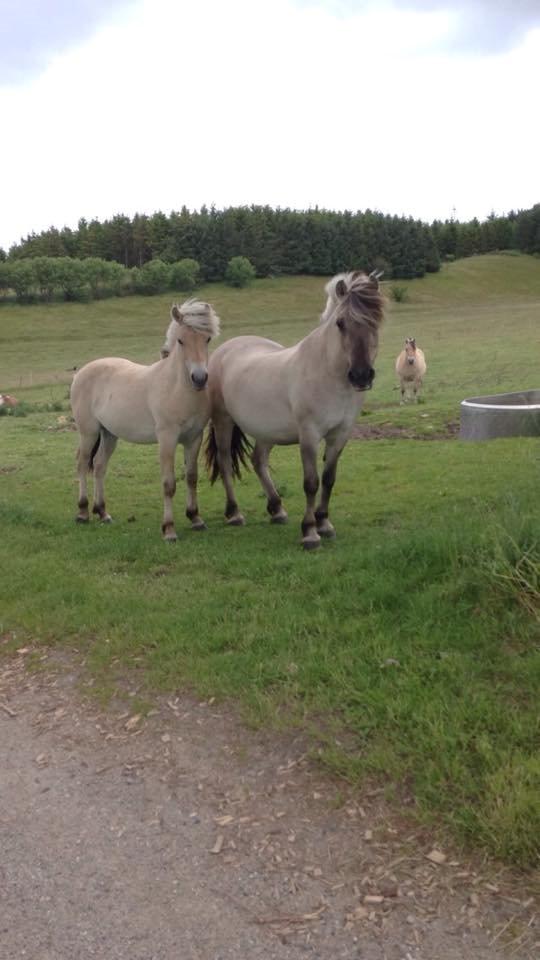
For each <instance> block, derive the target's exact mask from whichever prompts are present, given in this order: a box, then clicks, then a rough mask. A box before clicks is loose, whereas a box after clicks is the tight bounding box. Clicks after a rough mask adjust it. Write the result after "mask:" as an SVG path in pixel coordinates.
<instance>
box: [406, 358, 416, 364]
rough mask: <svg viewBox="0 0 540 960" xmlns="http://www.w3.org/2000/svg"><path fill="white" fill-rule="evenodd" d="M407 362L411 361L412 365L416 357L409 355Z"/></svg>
mask: <svg viewBox="0 0 540 960" xmlns="http://www.w3.org/2000/svg"><path fill="white" fill-rule="evenodd" d="M407 363H409V364H410V365H411V366H412V365H413V363H414V357H407Z"/></svg>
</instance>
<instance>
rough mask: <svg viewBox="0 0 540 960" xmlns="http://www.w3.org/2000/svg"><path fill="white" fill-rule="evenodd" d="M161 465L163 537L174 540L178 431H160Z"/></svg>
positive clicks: (175, 538) (175, 537)
mask: <svg viewBox="0 0 540 960" xmlns="http://www.w3.org/2000/svg"><path fill="white" fill-rule="evenodd" d="M158 442H159V465H160V467H161V483H162V486H163V522H162V524H161V532H162V534H163V539H164V540H167V541H170V542H173V541H174V540H177V539H178V537H177V536H176V530H175V529H174V516H173V497H174V495H175V493H176V477H175V475H174V457H175V454H176V443H177V433H176V431H174V433H173V434H171V433H169V432H166V433H160V434H159V436H158Z"/></svg>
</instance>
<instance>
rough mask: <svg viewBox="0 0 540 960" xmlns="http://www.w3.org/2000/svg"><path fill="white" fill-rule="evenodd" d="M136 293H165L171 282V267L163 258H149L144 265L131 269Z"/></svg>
mask: <svg viewBox="0 0 540 960" xmlns="http://www.w3.org/2000/svg"><path fill="white" fill-rule="evenodd" d="M131 276H132V278H133V288H134V290H135V293H145V294H153V293H163V291H164V290H167V288H168V287H169V286H170V284H171V267H170V264H168V263H163V260H149V261H148V263H145V264H144V266H143V267H141V268H140V269H138V268H137V267H134V268H133V270H132V271H131Z"/></svg>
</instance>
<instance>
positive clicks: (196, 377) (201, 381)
mask: <svg viewBox="0 0 540 960" xmlns="http://www.w3.org/2000/svg"><path fill="white" fill-rule="evenodd" d="M191 382H192V384H193V386H194V387H195V390H204V388H205V386H206V384H207V383H208V374H207V373H202V372H201V373H192V374H191Z"/></svg>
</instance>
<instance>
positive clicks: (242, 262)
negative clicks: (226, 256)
mask: <svg viewBox="0 0 540 960" xmlns="http://www.w3.org/2000/svg"><path fill="white" fill-rule="evenodd" d="M254 279H255V267H254V266H253V264H252V263H251V261H250V260H248V258H247V257H232V258H231V259H230V260H229V262H228V264H227V270H226V271H225V280H226V281H227V283H228V284H229V286H231V287H247V286H248V285H249V284H250V283H251V282H252V280H254Z"/></svg>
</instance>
